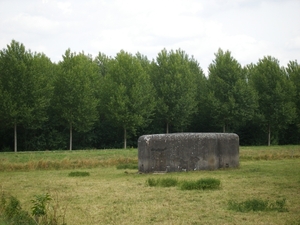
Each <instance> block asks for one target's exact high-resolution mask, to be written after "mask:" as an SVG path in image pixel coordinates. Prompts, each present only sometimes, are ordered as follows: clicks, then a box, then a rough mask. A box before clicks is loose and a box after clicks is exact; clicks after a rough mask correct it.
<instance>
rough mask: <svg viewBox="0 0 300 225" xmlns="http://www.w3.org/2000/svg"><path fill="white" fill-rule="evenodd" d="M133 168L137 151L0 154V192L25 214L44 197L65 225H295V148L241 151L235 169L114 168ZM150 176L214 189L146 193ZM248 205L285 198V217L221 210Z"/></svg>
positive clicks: (298, 172)
mask: <svg viewBox="0 0 300 225" xmlns="http://www.w3.org/2000/svg"><path fill="white" fill-rule="evenodd" d="M136 162H137V150H136V149H130V150H90V151H62V152H61V151H57V152H52V151H51V152H21V153H0V188H1V189H2V192H7V193H9V194H11V195H13V196H15V197H16V198H17V199H19V200H20V202H21V206H22V208H23V209H24V210H26V211H28V212H31V207H32V202H31V200H32V199H33V198H34V196H35V195H40V194H46V193H49V194H50V196H51V197H52V199H53V200H52V201H51V202H50V207H52V208H53V209H56V210H57V215H58V216H61V217H60V220H61V221H62V217H63V216H64V217H65V222H66V224H68V225H76V224H81V225H84V224H280V225H282V224H286V225H289V224H292V225H296V224H298V225H299V224H300V146H274V147H241V148H240V168H238V169H224V170H215V171H196V172H182V173H168V174H138V173H137V170H136V169H117V168H116V166H117V165H119V164H122V163H136ZM72 172H79V173H78V174H80V172H83V173H84V174H88V175H89V176H82V177H81V176H69V174H70V173H72ZM149 178H155V179H158V178H175V179H177V180H178V181H179V182H180V181H185V180H197V179H201V178H215V179H218V180H220V181H221V187H220V188H219V189H216V190H188V191H186V190H185V191H183V190H180V188H179V187H177V186H175V187H150V186H148V185H147V183H146V181H147V179H149ZM249 199H250V200H251V199H258V200H263V201H269V202H271V203H272V202H276V201H280V200H283V199H285V200H286V209H287V211H284V212H279V211H273V210H266V211H248V212H237V211H234V210H230V209H229V208H228V204H229V202H232V201H236V202H243V201H246V200H249ZM49 211H51V208H49ZM0 224H1V222H0Z"/></svg>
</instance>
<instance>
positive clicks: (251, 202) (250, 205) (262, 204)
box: [228, 198, 288, 212]
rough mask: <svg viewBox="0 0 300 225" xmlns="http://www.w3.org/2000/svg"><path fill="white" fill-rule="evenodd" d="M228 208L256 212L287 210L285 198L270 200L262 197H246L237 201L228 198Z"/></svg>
mask: <svg viewBox="0 0 300 225" xmlns="http://www.w3.org/2000/svg"><path fill="white" fill-rule="evenodd" d="M228 209H229V210H233V211H237V212H250V211H253V212H256V211H278V212H287V211H288V209H287V208H286V199H282V200H276V201H275V202H270V201H269V200H262V199H257V198H254V199H248V200H246V201H243V202H237V201H233V200H230V201H228Z"/></svg>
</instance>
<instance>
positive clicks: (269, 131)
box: [268, 124, 271, 146]
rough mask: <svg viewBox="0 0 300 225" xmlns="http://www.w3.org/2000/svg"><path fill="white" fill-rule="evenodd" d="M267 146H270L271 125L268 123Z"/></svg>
mask: <svg viewBox="0 0 300 225" xmlns="http://www.w3.org/2000/svg"><path fill="white" fill-rule="evenodd" d="M268 146H271V127H270V124H269V128H268Z"/></svg>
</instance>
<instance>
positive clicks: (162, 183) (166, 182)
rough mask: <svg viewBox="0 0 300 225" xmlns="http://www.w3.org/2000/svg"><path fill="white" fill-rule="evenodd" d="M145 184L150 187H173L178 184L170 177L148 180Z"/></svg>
mask: <svg viewBox="0 0 300 225" xmlns="http://www.w3.org/2000/svg"><path fill="white" fill-rule="evenodd" d="M146 184H147V185H148V186H150V187H156V186H158V187H174V186H176V185H177V184H178V180H177V179H175V178H172V177H167V178H158V179H154V178H148V179H147V181H146Z"/></svg>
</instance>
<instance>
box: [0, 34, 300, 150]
mask: <svg viewBox="0 0 300 225" xmlns="http://www.w3.org/2000/svg"><path fill="white" fill-rule="evenodd" d="M208 70H209V74H208V76H207V77H205V75H204V73H203V70H202V68H201V67H200V65H199V63H198V62H197V61H196V60H195V59H194V58H193V57H189V56H188V54H186V53H185V52H184V51H182V50H181V49H178V50H170V51H167V50H166V49H163V50H162V51H161V52H159V53H158V55H157V57H156V59H154V60H152V61H150V60H148V58H147V57H146V56H145V55H143V54H141V53H139V52H138V53H136V54H135V55H132V54H130V53H127V52H124V51H120V52H119V53H118V54H117V55H116V56H115V57H108V56H106V55H105V54H103V53H99V54H98V55H97V56H96V57H95V58H92V57H91V56H90V55H88V54H87V55H86V54H84V53H83V52H82V53H78V54H76V53H72V52H71V50H70V49H68V50H67V51H66V52H65V54H64V55H63V58H62V61H60V62H58V63H52V62H51V60H50V59H49V58H48V57H47V56H46V55H45V54H43V53H33V52H31V51H30V50H28V49H26V48H25V46H24V45H23V44H21V43H18V42H17V41H15V40H12V41H11V43H9V45H7V47H6V48H5V49H2V50H0V71H1V76H0V137H1V142H0V151H10V150H13V149H14V150H15V151H17V150H18V151H28V150H30V151H33V150H34V151H35V150H58V149H59V150H60V149H67V148H68V143H69V148H70V149H87V148H89V149H95V148H96V149H102V148H121V147H122V146H124V148H126V147H127V146H133V147H136V146H137V141H136V140H137V138H138V137H139V136H140V135H143V134H146V133H148V134H151V133H164V132H183V131H187V132H220V131H222V128H223V131H226V132H235V133H237V134H238V135H239V136H240V144H241V145H262V144H266V136H267V135H264V134H265V133H268V144H271V143H272V144H299V143H300V138H299V137H300V119H299V118H300V116H299V115H300V100H299V99H300V86H299V84H300V66H299V63H298V62H297V61H290V62H289V63H288V65H287V66H286V67H281V66H280V64H279V62H278V60H277V59H275V58H273V57H271V56H266V57H264V58H262V59H260V60H259V61H258V62H257V63H256V64H250V65H246V66H245V67H244V68H242V67H241V65H240V63H239V62H238V61H237V60H236V59H234V58H233V57H232V55H231V52H230V51H223V50H221V49H219V50H218V51H217V52H216V54H215V59H214V60H213V61H212V63H211V64H210V65H209V68H208ZM14 137H15V141H14V142H13V141H12V140H13V139H14ZM17 137H18V139H17Z"/></svg>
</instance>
